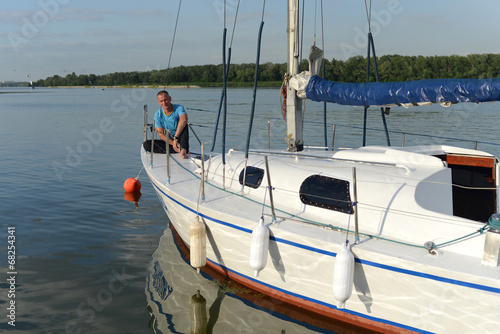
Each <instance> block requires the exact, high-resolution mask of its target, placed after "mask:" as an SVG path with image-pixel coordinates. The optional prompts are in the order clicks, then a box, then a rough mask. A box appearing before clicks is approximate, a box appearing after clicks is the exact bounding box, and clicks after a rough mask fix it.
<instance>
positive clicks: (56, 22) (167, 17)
mask: <svg viewBox="0 0 500 334" xmlns="http://www.w3.org/2000/svg"><path fill="white" fill-rule="evenodd" d="M299 1H300V0H299ZM305 2H306V5H307V6H308V7H306V10H305V11H304V22H305V24H304V30H303V33H302V34H303V36H304V42H303V43H302V46H303V51H302V53H303V54H304V56H303V57H304V58H306V57H307V54H308V50H309V48H310V47H311V45H312V44H313V43H314V40H315V37H316V45H317V46H318V47H320V48H323V47H324V51H325V58H327V59H332V58H335V59H338V60H346V59H348V58H350V57H352V56H356V55H363V56H366V47H367V39H366V34H367V31H368V24H367V11H366V7H365V1H364V0H322V1H321V0H305ZM367 2H368V6H369V2H370V0H367ZM224 3H225V4H226V14H225V15H224V10H223V8H224ZM300 3H302V1H300ZM180 4H181V5H180V13H179V20H178V24H177V29H176V33H175V39H174V30H175V27H176V18H177V13H178V9H179V0H140V1H138V0H135V1H131V0H121V1H118V0H17V1H7V0H2V1H1V3H0V81H27V80H29V79H31V80H33V81H36V80H39V79H45V78H47V77H49V76H53V75H59V76H63V77H64V76H66V75H67V74H70V73H72V72H75V73H76V74H77V75H80V74H97V75H103V74H107V73H113V72H130V71H149V70H153V69H165V68H167V67H168V65H169V59H170V67H176V66H180V65H184V66H190V65H204V64H220V63H222V39H223V38H222V36H223V29H224V26H225V27H226V28H227V31H228V34H227V44H228V46H229V45H230V44H231V51H232V60H231V62H232V63H237V64H241V63H254V62H255V61H256V56H257V37H258V31H259V26H260V23H261V21H262V9H263V7H264V6H263V4H264V2H263V1H260V0H253V1H250V0H242V1H241V2H240V4H239V9H238V16H237V18H238V19H237V22H236V26H235V29H233V27H234V18H235V14H236V9H237V8H238V7H237V4H238V1H237V0H225V1H224V0H182V2H181V3H180ZM321 5H322V6H321ZM321 7H323V14H321ZM499 13H500V1H498V0H481V1H477V0H372V4H371V31H372V34H373V37H374V42H375V48H376V52H377V56H382V55H386V54H400V55H422V56H434V55H467V54H472V53H500V32H499V29H498V21H499ZM224 17H225V18H226V19H225V20H224ZM263 21H264V26H263V36H262V45H261V54H260V61H261V63H265V62H273V63H284V62H286V58H285V57H286V47H287V44H286V1H285V0H267V1H265V7H264V16H263ZM224 22H225V25H224ZM322 22H323V23H322ZM231 40H232V43H230V42H231ZM172 42H173V48H172V47H171V46H172ZM170 55H171V57H170Z"/></svg>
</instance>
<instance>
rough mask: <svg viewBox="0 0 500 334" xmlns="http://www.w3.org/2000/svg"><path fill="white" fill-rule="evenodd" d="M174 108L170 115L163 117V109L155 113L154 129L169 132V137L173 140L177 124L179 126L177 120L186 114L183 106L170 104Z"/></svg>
mask: <svg viewBox="0 0 500 334" xmlns="http://www.w3.org/2000/svg"><path fill="white" fill-rule="evenodd" d="M172 105H173V106H174V110H173V111H172V113H171V114H170V115H168V116H167V115H165V113H164V112H163V108H160V110H158V111H157V112H156V113H155V127H157V128H164V129H168V130H169V131H170V137H171V138H173V136H174V135H175V131H177V124H179V118H180V117H181V115H182V114H185V113H186V110H184V106H181V105H180V104H172Z"/></svg>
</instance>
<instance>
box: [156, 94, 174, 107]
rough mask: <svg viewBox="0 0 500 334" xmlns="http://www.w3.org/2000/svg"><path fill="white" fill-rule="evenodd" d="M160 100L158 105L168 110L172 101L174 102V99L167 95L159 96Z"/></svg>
mask: <svg viewBox="0 0 500 334" xmlns="http://www.w3.org/2000/svg"><path fill="white" fill-rule="evenodd" d="M157 98H158V104H159V105H160V106H161V107H162V108H163V109H164V110H166V109H167V107H168V106H169V105H170V101H171V100H172V98H171V97H170V96H169V95H167V94H160V95H158V96H157Z"/></svg>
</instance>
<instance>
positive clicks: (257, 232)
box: [250, 218, 269, 277]
mask: <svg viewBox="0 0 500 334" xmlns="http://www.w3.org/2000/svg"><path fill="white" fill-rule="evenodd" d="M268 250H269V229H268V228H267V226H265V225H264V218H260V221H259V225H257V226H256V227H255V228H254V229H253V231H252V244H251V245H250V267H252V269H253V270H254V276H255V277H258V276H259V272H260V271H261V270H262V269H264V268H265V267H266V264H267V253H268Z"/></svg>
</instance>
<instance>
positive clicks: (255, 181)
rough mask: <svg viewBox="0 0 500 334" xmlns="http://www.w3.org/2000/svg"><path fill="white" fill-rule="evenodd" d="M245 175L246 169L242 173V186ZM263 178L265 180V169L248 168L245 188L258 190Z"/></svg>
mask: <svg viewBox="0 0 500 334" xmlns="http://www.w3.org/2000/svg"><path fill="white" fill-rule="evenodd" d="M244 174H245V169H242V170H241V173H240V184H243V175H244ZM263 178H264V170H263V169H261V168H257V167H253V166H248V167H247V168H246V175H245V186H248V187H251V188H255V189H257V188H258V187H259V186H260V184H261V183H262V179H263Z"/></svg>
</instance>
